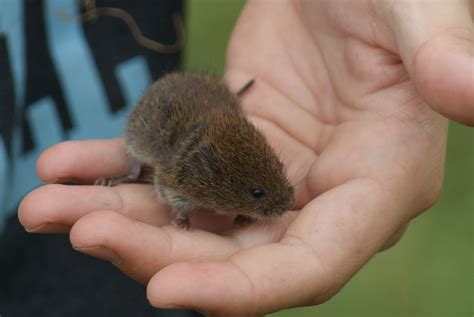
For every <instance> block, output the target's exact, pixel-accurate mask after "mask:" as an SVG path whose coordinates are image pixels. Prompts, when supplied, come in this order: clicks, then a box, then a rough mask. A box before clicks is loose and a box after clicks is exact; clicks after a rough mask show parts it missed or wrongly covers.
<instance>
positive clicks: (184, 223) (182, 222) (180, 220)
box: [173, 214, 191, 230]
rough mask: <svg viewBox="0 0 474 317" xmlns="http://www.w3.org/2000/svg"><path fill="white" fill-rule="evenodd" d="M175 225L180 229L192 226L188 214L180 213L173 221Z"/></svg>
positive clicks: (187, 228)
mask: <svg viewBox="0 0 474 317" xmlns="http://www.w3.org/2000/svg"><path fill="white" fill-rule="evenodd" d="M173 225H174V226H176V227H178V228H180V229H185V230H189V228H190V227H191V222H189V218H188V216H187V215H182V214H178V215H177V216H176V219H175V220H174V221H173Z"/></svg>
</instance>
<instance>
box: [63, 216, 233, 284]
mask: <svg viewBox="0 0 474 317" xmlns="http://www.w3.org/2000/svg"><path fill="white" fill-rule="evenodd" d="M70 239H71V243H72V245H73V247H74V248H75V249H76V250H78V251H81V252H84V253H87V254H90V255H93V256H96V257H99V258H102V259H104V260H107V261H111V262H113V263H114V264H115V265H116V266H117V267H118V268H119V269H120V270H122V271H123V272H124V273H126V274H127V275H129V276H131V277H132V278H134V279H136V280H138V281H140V282H146V281H148V280H149V278H150V277H151V276H152V275H153V274H155V273H156V272H157V271H159V270H160V269H162V268H163V267H164V266H166V265H168V264H170V263H174V262H179V261H202V260H207V259H214V260H216V259H225V258H227V257H229V256H230V255H231V254H233V253H234V252H236V251H237V250H238V249H239V248H240V245H239V244H238V243H237V242H236V240H233V239H231V238H226V237H223V236H220V235H216V234H213V233H210V232H207V231H202V230H182V229H178V228H175V227H172V226H166V227H163V228H157V227H155V226H152V225H149V224H146V223H142V222H138V221H134V220H132V219H130V218H127V217H124V216H122V215H120V214H117V213H115V212H112V211H96V212H94V213H91V214H89V215H87V216H85V217H83V218H81V219H80V220H79V221H78V222H77V223H76V224H75V225H74V227H73V228H72V230H71V233H70Z"/></svg>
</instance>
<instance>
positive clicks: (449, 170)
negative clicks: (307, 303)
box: [184, 0, 474, 317]
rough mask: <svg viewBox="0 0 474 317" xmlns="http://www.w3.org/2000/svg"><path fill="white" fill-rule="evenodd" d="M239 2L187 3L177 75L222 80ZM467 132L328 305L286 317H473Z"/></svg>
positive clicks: (473, 177) (472, 151)
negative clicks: (417, 200)
mask: <svg viewBox="0 0 474 317" xmlns="http://www.w3.org/2000/svg"><path fill="white" fill-rule="evenodd" d="M243 4H244V1H241V0H226V1H219V0H188V1H187V4H186V11H185V12H186V15H187V17H186V34H187V46H186V49H185V52H184V68H185V69H188V70H201V71H211V72H213V73H218V74H222V72H223V69H224V61H225V48H226V44H227V41H228V38H229V35H230V32H231V30H232V27H233V25H234V23H235V21H236V19H237V17H238V15H239V11H240V10H241V8H242V6H243ZM473 182H474V129H469V128H467V127H463V126H460V125H458V124H451V125H450V129H449V141H448V152H447V160H446V175H445V183H444V191H443V194H442V196H441V199H440V200H439V202H438V203H437V204H436V206H434V207H433V208H431V209H430V210H429V211H427V212H426V213H424V214H422V215H421V216H420V217H418V218H417V219H415V220H414V221H412V223H411V225H410V227H409V229H408V231H407V232H406V234H405V236H404V237H403V239H402V240H401V241H400V242H399V243H398V244H397V245H396V246H395V247H393V248H391V249H390V250H388V251H385V252H382V253H380V254H378V255H377V256H376V257H375V258H374V259H372V261H371V262H370V263H369V264H368V265H366V266H365V267H364V268H363V269H362V270H361V271H360V272H359V273H358V274H357V275H356V276H355V277H354V278H353V279H352V280H351V281H350V282H349V283H348V284H347V286H346V287H345V288H344V289H343V290H342V291H341V292H340V293H339V294H338V295H336V296H335V297H334V298H333V299H331V300H330V301H329V302H327V303H325V304H322V305H320V306H318V307H309V308H299V309H292V310H287V311H283V312H280V313H276V314H273V315H272V317H287V316H351V317H352V316H381V317H388V316H401V317H412V316H430V317H434V316H449V317H457V316H474V309H473V303H474V274H473V271H474V270H473V269H474V244H473V228H474V218H473V216H474V184H473Z"/></svg>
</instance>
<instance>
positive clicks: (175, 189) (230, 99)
mask: <svg viewBox="0 0 474 317" xmlns="http://www.w3.org/2000/svg"><path fill="white" fill-rule="evenodd" d="M251 84H252V83H249V84H247V85H246V86H245V87H244V88H243V89H241V91H240V92H239V93H237V95H240V94H241V93H242V92H243V91H244V90H246V89H247V88H248V87H249V86H250V85H251ZM237 95H236V94H233V93H232V92H230V91H229V89H228V88H227V87H226V86H225V84H224V83H223V82H221V81H219V80H216V79H213V78H211V77H208V76H205V75H197V74H191V73H172V74H169V75H166V76H164V77H163V78H161V79H159V80H158V81H157V82H155V83H154V84H153V85H152V86H151V87H150V88H149V89H148V91H147V92H146V93H145V94H144V96H143V97H142V98H141V100H140V101H139V102H138V105H137V106H136V107H135V108H134V109H133V110H132V111H131V113H130V115H129V117H128V120H127V124H126V131H125V140H126V147H127V151H128V154H129V155H130V157H131V158H132V160H133V161H135V162H138V164H136V163H135V166H134V168H132V170H131V171H130V174H129V175H125V176H124V177H116V178H110V179H102V180H100V181H99V183H101V184H108V185H114V184H117V183H120V182H123V181H135V180H136V179H137V178H138V175H139V174H140V166H146V167H151V170H152V172H151V176H152V178H151V179H152V183H153V185H154V186H155V189H156V193H157V194H158V196H159V198H160V200H162V201H164V202H166V203H167V204H168V205H169V206H170V207H171V209H172V211H173V212H175V213H176V220H175V221H174V224H175V225H178V226H180V227H189V225H190V224H189V220H188V216H187V213H188V212H189V211H190V210H192V209H195V208H206V209H211V210H214V211H215V212H217V213H220V214H235V215H237V217H236V218H235V220H234V223H235V224H236V225H243V224H246V223H248V222H249V221H250V220H251V219H263V218H271V217H277V216H279V215H281V214H283V213H284V212H285V211H287V210H288V209H290V208H292V206H293V202H294V190H293V187H292V186H291V185H290V184H289V182H288V180H287V178H286V176H285V175H284V172H283V166H282V164H281V162H280V161H279V160H278V158H277V156H276V155H275V153H274V152H273V151H272V149H271V148H270V146H269V145H268V144H267V143H266V141H265V138H264V137H263V135H262V134H261V133H260V132H259V131H257V129H256V128H255V127H254V126H253V125H252V124H251V123H249V122H248V121H247V119H246V118H245V117H244V115H243V113H242V111H241V109H240V106H239V103H238V99H237Z"/></svg>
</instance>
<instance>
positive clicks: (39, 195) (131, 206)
mask: <svg viewBox="0 0 474 317" xmlns="http://www.w3.org/2000/svg"><path fill="white" fill-rule="evenodd" d="M103 209H107V210H113V211H115V212H118V213H121V214H123V215H126V216H128V217H130V218H133V219H136V220H139V221H142V222H146V223H150V224H153V225H156V226H162V225H165V224H168V223H170V221H171V220H172V219H173V216H172V215H171V214H170V213H169V212H168V210H167V208H166V207H165V206H164V205H163V204H160V203H159V201H158V200H157V199H156V195H155V193H154V192H153V189H152V187H151V186H148V185H142V184H122V185H119V186H115V187H102V186H67V185H59V184H51V185H45V186H42V187H40V188H38V189H36V190H34V191H32V192H31V193H29V194H28V195H27V196H26V197H25V198H24V199H23V201H22V202H21V204H20V206H19V209H18V217H19V219H20V222H21V224H22V225H23V226H24V227H25V228H26V230H27V231H30V232H36V233H53V232H67V231H69V228H71V227H72V225H73V224H74V223H75V222H76V221H77V220H78V219H79V218H81V217H83V216H84V215H86V214H88V213H91V212H93V211H96V210H103Z"/></svg>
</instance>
